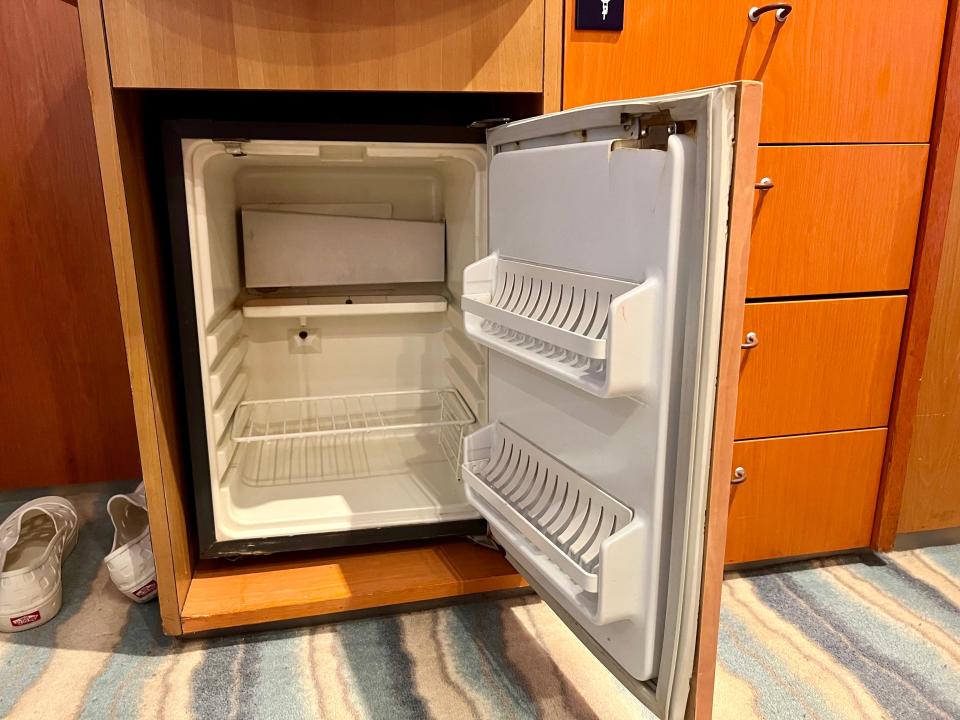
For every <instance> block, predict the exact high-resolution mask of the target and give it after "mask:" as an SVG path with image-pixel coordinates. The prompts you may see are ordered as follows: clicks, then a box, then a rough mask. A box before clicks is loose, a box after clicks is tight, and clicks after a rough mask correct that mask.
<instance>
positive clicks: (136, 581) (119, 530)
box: [103, 483, 157, 603]
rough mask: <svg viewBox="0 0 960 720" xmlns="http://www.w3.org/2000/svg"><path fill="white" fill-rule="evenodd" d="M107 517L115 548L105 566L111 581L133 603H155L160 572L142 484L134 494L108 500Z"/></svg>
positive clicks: (108, 556)
mask: <svg viewBox="0 0 960 720" xmlns="http://www.w3.org/2000/svg"><path fill="white" fill-rule="evenodd" d="M107 514H108V515H109V516H110V519H111V520H112V521H113V548H111V550H110V554H109V555H107V556H106V557H105V558H104V559H103V562H104V563H106V566H107V570H109V571H110V579H111V580H113V584H114V585H116V586H117V589H118V590H119V591H120V592H122V593H123V594H124V595H126V596H127V597H128V598H130V599H131V600H133V601H134V602H138V603H143V602H147V601H148V600H153V599H154V598H155V597H156V596H157V568H156V565H155V564H154V561H153V545H152V544H151V542H150V523H149V520H148V518H147V496H146V493H145V492H144V489H143V483H140V484H139V485H137V489H136V490H134V491H133V492H132V493H127V494H122V495H114V496H113V497H112V498H110V499H109V500H107Z"/></svg>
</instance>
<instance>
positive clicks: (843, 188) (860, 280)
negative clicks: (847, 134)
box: [747, 145, 927, 297]
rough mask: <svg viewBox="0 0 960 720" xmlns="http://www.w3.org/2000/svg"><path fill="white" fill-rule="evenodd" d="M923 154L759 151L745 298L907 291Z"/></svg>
mask: <svg viewBox="0 0 960 720" xmlns="http://www.w3.org/2000/svg"><path fill="white" fill-rule="evenodd" d="M926 165H927V146H926V145H807V146H782V147H776V146H774V147H762V148H760V154H759V157H758V160H757V178H758V179H759V178H763V177H769V178H770V179H771V181H772V182H773V187H772V188H771V189H770V190H762V191H758V192H757V194H756V201H755V205H754V225H753V235H752V236H751V240H750V269H749V273H748V276H747V296H748V297H776V296H783V295H824V294H831V293H854V292H867V291H876V290H906V289H907V288H908V287H909V285H910V269H911V265H912V262H913V247H914V243H915V240H916V235H917V221H918V218H919V216H920V202H921V200H922V199H923V180H924V171H925V169H926Z"/></svg>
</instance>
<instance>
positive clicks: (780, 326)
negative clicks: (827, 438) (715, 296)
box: [736, 295, 907, 440]
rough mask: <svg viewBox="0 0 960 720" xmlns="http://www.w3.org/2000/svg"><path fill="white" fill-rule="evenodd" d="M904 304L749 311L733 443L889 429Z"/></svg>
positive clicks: (856, 302) (864, 302) (833, 303)
mask: <svg viewBox="0 0 960 720" xmlns="http://www.w3.org/2000/svg"><path fill="white" fill-rule="evenodd" d="M906 303H907V299H906V297H905V296H902V295H897V296H890V297H875V298H855V299H844V300H805V301H795V302H771V303H752V304H748V305H747V306H746V309H745V312H744V319H743V331H744V335H745V338H746V335H747V333H751V332H752V333H754V334H755V335H756V345H755V346H754V347H751V348H748V349H744V350H741V354H740V389H739V396H738V401H737V431H736V437H737V439H738V440H741V439H747V438H762V437H772V436H775V435H799V434H802V433H814V432H827V431H831V430H852V429H859V428H870V427H880V426H882V425H886V424H887V417H888V415H889V413H890V398H891V395H892V393H893V377H894V372H895V370H896V367H897V354H898V350H899V346H900V332H901V329H902V326H903V313H904V309H905V308H906Z"/></svg>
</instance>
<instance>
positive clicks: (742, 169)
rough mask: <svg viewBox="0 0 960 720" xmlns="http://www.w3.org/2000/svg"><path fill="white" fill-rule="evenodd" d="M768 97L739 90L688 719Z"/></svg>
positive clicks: (726, 450) (695, 702) (707, 595)
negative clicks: (762, 109)
mask: <svg viewBox="0 0 960 720" xmlns="http://www.w3.org/2000/svg"><path fill="white" fill-rule="evenodd" d="M762 98H763V86H762V85H760V84H758V83H748V84H742V85H741V86H740V93H739V98H738V103H737V128H736V136H735V137H736V145H735V146H734V159H733V186H732V188H731V201H730V223H729V227H730V230H729V239H728V246H727V277H726V286H725V288H724V298H723V319H722V325H721V331H720V369H719V373H718V376H717V404H716V411H715V414H714V427H713V453H712V455H713V460H712V465H711V468H710V491H709V495H708V497H707V527H706V539H705V541H704V557H703V579H702V581H701V582H702V585H701V587H702V589H701V592H700V622H699V625H698V628H697V654H696V660H695V665H694V670H693V673H694V675H693V688H692V692H691V693H690V700H688V705H687V707H688V711H687V715H688V717H693V718H696V719H697V720H709V718H710V717H712V715H713V688H714V682H715V679H716V670H717V639H718V634H719V630H720V595H721V591H722V588H723V558H724V551H725V548H726V539H727V508H728V506H729V503H730V467H731V463H732V462H733V437H734V425H735V423H736V418H737V394H738V382H739V377H740V337H741V335H742V333H743V309H744V306H743V304H744V298H745V297H746V293H747V264H748V260H749V257H750V232H751V222H752V219H753V197H754V187H753V185H754V182H755V175H756V169H757V143H758V142H759V139H760V106H761V102H762ZM691 703H692V707H691V706H690V704H691Z"/></svg>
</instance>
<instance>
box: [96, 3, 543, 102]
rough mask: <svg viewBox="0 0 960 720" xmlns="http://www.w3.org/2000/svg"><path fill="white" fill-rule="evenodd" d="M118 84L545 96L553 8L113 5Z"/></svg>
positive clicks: (109, 11) (111, 38)
mask: <svg viewBox="0 0 960 720" xmlns="http://www.w3.org/2000/svg"><path fill="white" fill-rule="evenodd" d="M103 14H104V24H105V27H106V32H107V41H108V52H109V57H110V69H111V73H112V79H113V85H114V87H140V88H150V87H157V88H160V87H166V88H210V89H216V88H234V89H244V88H245V89H254V90H257V89H269V90H457V91H459V90H482V91H510V92H540V91H541V90H542V88H543V54H544V0H464V1H463V2H454V3H449V2H443V1H442V0H426V1H424V2H415V3H409V2H396V1H392V0H373V1H372V2H364V3H354V2H336V3H332V2H313V1H312V0H292V1H290V2H285V3H276V2H272V1H271V0H214V1H213V2H202V3H193V2H183V0H104V2H103Z"/></svg>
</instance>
